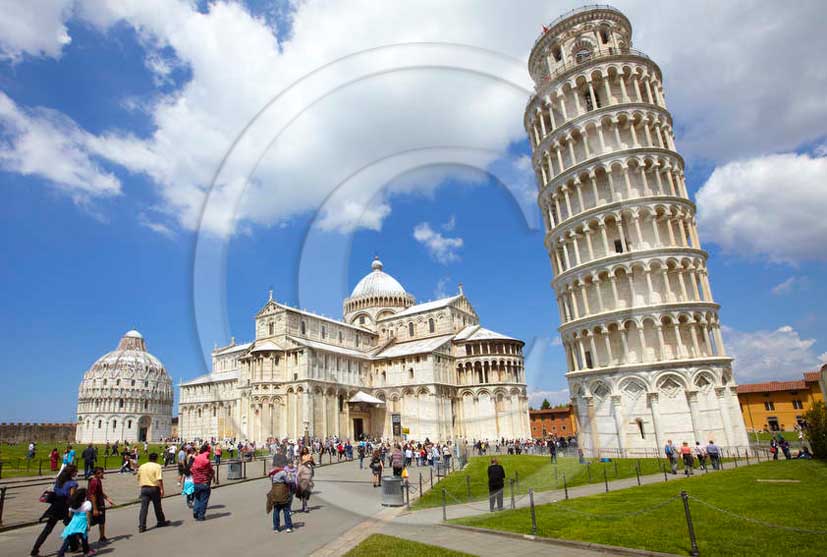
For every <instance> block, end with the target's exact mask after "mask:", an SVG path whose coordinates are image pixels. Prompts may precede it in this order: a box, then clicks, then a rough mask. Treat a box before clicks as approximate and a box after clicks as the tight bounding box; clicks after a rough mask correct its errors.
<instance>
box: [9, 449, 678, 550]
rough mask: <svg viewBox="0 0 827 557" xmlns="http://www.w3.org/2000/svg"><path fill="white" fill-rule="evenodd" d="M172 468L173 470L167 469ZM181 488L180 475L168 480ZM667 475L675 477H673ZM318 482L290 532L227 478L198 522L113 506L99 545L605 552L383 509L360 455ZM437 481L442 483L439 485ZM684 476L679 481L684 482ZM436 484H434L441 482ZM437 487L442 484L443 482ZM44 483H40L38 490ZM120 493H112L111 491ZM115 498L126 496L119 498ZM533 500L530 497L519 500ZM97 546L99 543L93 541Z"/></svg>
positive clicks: (25, 531)
mask: <svg viewBox="0 0 827 557" xmlns="http://www.w3.org/2000/svg"><path fill="white" fill-rule="evenodd" d="M257 467H258V472H256V471H255V468H256V466H248V470H247V474H248V477H249V476H251V475H253V474H256V473H257V474H261V473H262V472H263V470H264V466H263V465H262V464H261V463H260V462H259V463H257ZM169 473H170V474H173V472H172V471H170V472H169ZM167 481H168V482H171V484H170V485H171V486H172V489H173V490H175V478H174V474H173V475H172V476H170V479H169V480H167ZM643 481H645V482H646V483H651V482H655V481H661V482H662V481H663V476H662V475H659V476H648V477H646V478H645V479H644V478H642V482H643ZM669 481H674V477H673V476H670V480H669ZM106 482H107V484H106V485H107V486H109V491H110V492H113V490H114V489H124V490H125V492H124V493H127V494H132V495H133V496H134V490H135V488H134V485H135V484H134V483H133V482H134V477H132V476H128V477H127V476H124V477H123V479H122V480H121V479H118V478H116V477H108V478H107V480H106ZM117 482H125V485H124V486H123V487H120V486H118V487H115V484H116V483H117ZM315 482H316V488H315V493H314V495H313V497H312V499H311V509H312V510H311V512H310V513H308V514H302V513H296V514H294V515H293V520H294V523H295V525H296V530H295V531H294V532H293V533H291V534H286V533H275V532H273V530H272V518H271V517H270V516H269V515H266V514H265V513H264V510H265V509H264V506H265V494H266V492H267V490H268V488H269V483H268V481H267V480H266V479H255V480H251V481H247V482H235V483H231V484H226V482H225V481H223V480H222V483H225V485H224V486H223V487H220V488H218V489H214V490H213V492H212V497H211V499H210V508H209V510H208V512H207V521H206V522H203V523H199V522H194V521H193V519H192V513H191V511H190V510H189V509H187V508H186V505H185V502H184V499H183V497H181V496H177V495H175V496H171V497H167V498H166V499H164V503H163V504H164V509H165V512H166V515H167V518H168V519H169V520H172V521H173V524H172V526H171V527H169V528H165V529H154V528H152V524H153V523H154V516H153V514H152V511H151V510H150V515H149V520H148V523H149V525H150V529H149V530H148V531H147V532H146V533H144V534H138V532H137V514H138V507H137V506H136V505H133V506H127V507H124V508H116V509H112V510H110V511H109V512H108V513H107V533H108V535H109V537H110V538H111V539H113V540H114V543H111V544H110V545H108V546H105V547H102V548H99V549H100V553H101V554H102V555H104V554H106V553H112V554H113V555H117V557H121V556H124V557H131V556H135V557H138V556H140V557H144V556H145V555H147V554H148V553H150V554H151V553H153V552H168V553H170V554H176V553H180V552H182V551H183V552H184V553H185V554H190V553H192V552H193V551H195V550H197V548H202V549H206V550H207V554H209V555H214V554H218V553H220V552H238V551H243V552H245V553H247V554H251V555H261V554H264V553H271V552H273V551H279V552H281V551H284V552H288V553H291V554H295V555H311V554H312V555H318V556H324V557H329V556H333V555H343V554H344V553H346V552H347V551H348V550H350V549H352V548H353V547H354V546H356V545H357V544H358V543H359V542H361V541H362V540H363V539H364V538H366V537H367V536H368V535H370V534H371V533H374V532H379V533H384V534H388V535H393V536H399V537H402V538H407V539H411V540H414V541H420V542H423V543H430V544H435V545H440V546H443V547H447V548H451V549H456V550H461V551H464V552H466V553H471V554H475V555H485V556H489V555H490V556H492V557H493V556H495V555H496V556H497V557H499V556H501V555H539V554H544V555H561V556H562V555H571V556H574V557H586V556H592V555H600V554H602V555H606V554H607V553H606V552H605V551H600V550H591V549H587V548H582V549H581V548H576V547H571V546H562V545H550V544H542V543H538V542H533V541H530V540H528V539H514V538H506V537H503V536H498V535H495V534H486V533H480V532H472V531H465V530H457V529H454V528H449V527H446V526H443V525H441V522H442V509H441V508H437V509H427V510H423V511H416V512H408V511H407V510H406V509H405V508H404V507H403V508H385V507H382V505H381V490H379V489H375V488H373V487H372V486H371V481H370V472H369V471H368V470H367V469H365V470H360V469H359V464H358V462H346V463H341V464H336V465H334V466H324V467H321V468H318V469H317V470H316V478H315ZM635 483H636V482H635V479H634V478H632V479H631V480H616V481H614V482H610V483H609V487H610V489H611V490H615V489H622V488H623V487H628V486H630V485H634V484H635ZM437 485H438V484H437ZM679 485H680V482H679V483H678V485H676V489H677V488H679ZM435 487H436V486H435ZM437 489H438V487H437ZM40 490H42V486H41V487H38V488H37V489H35V491H36V492H37V493H38V494H39V492H40ZM602 490H603V484H595V485H588V486H580V487H576V488H572V489H570V490H569V496H570V497H578V496H584V495H591V494H593V493H600V492H601V491H602ZM561 497H562V493H561V492H549V493H547V494H542V495H540V494H538V496H537V503H540V502H549V501H551V500H554V499H555V498H561ZM113 498H114V492H113ZM34 501H35V503H30V504H28V505H27V506H30V507H34V508H35V510H36V513H37V514H39V513H41V512H42V510H43V506H42V505H41V504H39V503H36V501H37V499H36V497H35V499H34ZM116 501H118V502H120V501H119V500H118V499H116ZM518 504H519V505H520V506H524V505H525V504H527V498H526V499H524V500H521V501H519V502H518ZM485 505H486V503H485V502H482V503H479V502H478V503H473V504H471V505H455V506H452V507H450V508H449V509H448V517H449V518H456V517H459V516H467V515H470V514H477V513H479V512H484V511H487V509H486V508H485ZM40 528H41V527H40V526H28V527H23V528H19V529H14V530H9V531H6V532H2V533H0V547H2V548H3V550H2V554H3V555H28V553H29V550H30V549H31V544H32V543H33V541H34V539H35V537H36V536H37V534H38V533H39V531H40ZM60 531H61V527H58V528H56V529H55V532H53V533H52V535H51V537H50V538H49V539H48V540H47V542H46V544H45V545H44V547H43V550H42V551H41V554H42V555H50V554H54V552H55V551H56V550H57V548H58V546H59V542H60V538H59V532H60ZM90 539H91V540H92V542H94V541H96V540H97V531H96V530H95V529H93V532H92V533H91V536H90ZM93 547H94V543H93Z"/></svg>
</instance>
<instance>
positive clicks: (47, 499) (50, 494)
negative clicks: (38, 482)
mask: <svg viewBox="0 0 827 557" xmlns="http://www.w3.org/2000/svg"><path fill="white" fill-rule="evenodd" d="M38 501H40V502H41V503H46V504H48V505H51V504H52V503H54V502H55V492H54V491H52V490H51V489H47V490H46V491H44V492H43V493H41V494H40V498H39V499H38Z"/></svg>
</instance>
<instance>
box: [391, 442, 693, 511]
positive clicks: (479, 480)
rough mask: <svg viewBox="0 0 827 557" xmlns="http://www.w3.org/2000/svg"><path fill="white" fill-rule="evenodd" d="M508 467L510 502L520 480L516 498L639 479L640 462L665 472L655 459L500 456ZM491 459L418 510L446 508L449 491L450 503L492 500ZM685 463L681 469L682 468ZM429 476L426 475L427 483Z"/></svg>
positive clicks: (475, 464) (449, 481)
mask: <svg viewBox="0 0 827 557" xmlns="http://www.w3.org/2000/svg"><path fill="white" fill-rule="evenodd" d="M497 459H498V460H499V462H500V464H502V466H503V468H505V474H506V477H507V479H506V491H505V498H506V500H507V499H508V498H509V497H510V496H511V488H510V483H509V480H510V479H511V478H514V479H515V480H516V479H517V478H519V486H517V484H516V482H515V488H514V492H515V495H524V494H526V493H528V490H529V488H531V489H533V490H534V491H549V490H553V489H563V476H564V475H565V481H566V485H568V486H569V487H573V486H577V485H583V484H587V483H601V482H603V472H604V470H605V472H606V477H607V478H608V480H609V481H612V480H616V479H620V478H633V477H635V468H636V467H637V465H638V463H640V474H641V475H642V476H645V475H647V474H657V473H659V472H660V471H661V468H660V462H659V461H658V460H657V459H654V458H642V459H640V460H638V459H631V458H628V459H624V458H616V459H612V462H608V463H602V462H597V461H594V462H592V463H591V464H590V465H584V464H579V463H578V460H577V458H574V457H565V458H564V457H561V458H558V459H557V464H556V465H555V464H552V463H551V461H550V459H549V457H547V456H530V455H500V456H498V457H497ZM490 461H491V457H487V456H482V457H473V458H471V459H470V460H469V461H468V466H466V467H465V469H464V470H458V471H456V472H453V473H451V474H449V475H448V476H447V477H446V478H444V479H443V480H442V481H441V482H440V483H439V484H438V485H437V484H435V485H434V489H432V490H431V491H428V492H427V493H425V496H424V497H422V498H421V499H418V500H417V501H416V502H415V503H413V505H412V506H413V507H414V508H418V509H424V508H428V507H438V506H440V505H442V491H441V490H442V489H443V488H444V489H445V490H446V491H447V492H448V497H447V500H448V504H449V505H453V504H457V503H464V502H466V501H480V500H484V499H487V498H488V473H487V470H488V465H489V463H490ZM682 466H683V465H682V464H681V470H682V469H683V468H682ZM408 471H409V473H410V477H409V481H410V482H411V485H413V486H418V483H419V476H418V469H417V468H409V469H408ZM466 476H468V477H469V478H470V483H471V497H470V498H469V497H468V488H467V484H466ZM427 480H428V476H425V481H426V482H427Z"/></svg>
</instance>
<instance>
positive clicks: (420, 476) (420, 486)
mask: <svg viewBox="0 0 827 557" xmlns="http://www.w3.org/2000/svg"><path fill="white" fill-rule="evenodd" d="M419 496H420V497H422V472H420V473H419Z"/></svg>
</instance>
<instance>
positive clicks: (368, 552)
mask: <svg viewBox="0 0 827 557" xmlns="http://www.w3.org/2000/svg"><path fill="white" fill-rule="evenodd" d="M378 555H425V556H428V557H466V556H469V555H471V554H470V553H461V552H459V551H452V550H450V549H445V548H443V547H439V546H436V545H428V544H424V543H417V542H412V541H409V540H406V539H403V538H396V537H394V536H386V535H384V534H372V535H370V536H368V537H367V538H366V539H365V541H363V542H362V543H360V544H359V545H357V546H356V547H354V548H353V549H351V550H350V551H348V552H347V553H345V557H377V556H378Z"/></svg>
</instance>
